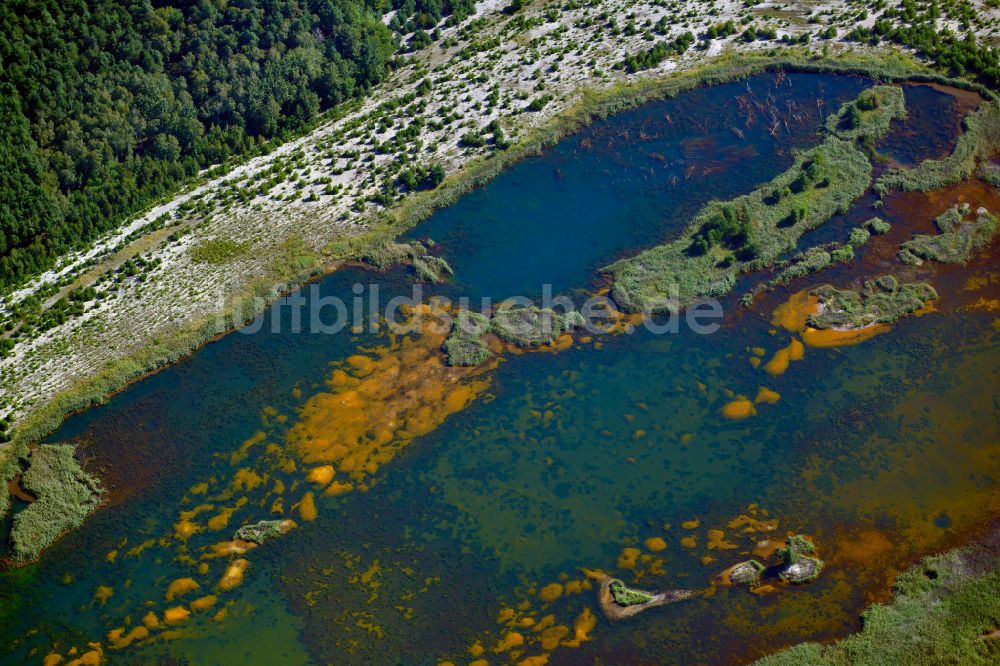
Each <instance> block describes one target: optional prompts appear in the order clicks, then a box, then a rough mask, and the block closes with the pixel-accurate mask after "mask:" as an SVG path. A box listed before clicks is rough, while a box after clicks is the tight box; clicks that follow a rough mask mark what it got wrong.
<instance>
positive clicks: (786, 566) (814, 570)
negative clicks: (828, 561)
mask: <svg viewBox="0 0 1000 666" xmlns="http://www.w3.org/2000/svg"><path fill="white" fill-rule="evenodd" d="M815 553H816V546H815V545H814V544H813V542H812V541H810V540H809V539H807V538H805V537H804V536H802V535H801V534H793V535H792V536H790V537H788V538H787V539H786V540H785V546H784V547H783V548H779V549H778V551H777V553H776V554H777V555H778V557H780V558H781V563H782V567H781V569H780V570H779V571H778V577H779V578H781V580H783V581H785V582H787V583H807V582H809V581H812V580H816V578H817V577H818V576H819V573H820V571H822V570H823V560H821V559H819V558H818V557H812V555H814V554H815Z"/></svg>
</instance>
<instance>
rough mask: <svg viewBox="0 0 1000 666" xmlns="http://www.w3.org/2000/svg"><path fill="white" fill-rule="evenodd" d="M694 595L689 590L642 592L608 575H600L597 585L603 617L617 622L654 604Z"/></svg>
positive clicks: (669, 602) (598, 601)
mask: <svg viewBox="0 0 1000 666" xmlns="http://www.w3.org/2000/svg"><path fill="white" fill-rule="evenodd" d="M693 596H694V592H692V591H691V590H663V591H661V592H644V591H642V590H633V589H630V588H628V587H626V586H625V584H624V583H623V582H621V581H620V580H617V579H615V578H611V577H610V576H602V577H601V579H600V585H598V587H597V603H598V605H599V606H600V607H601V612H602V613H604V617H606V618H608V620H609V621H611V622H617V621H619V620H624V619H626V618H629V617H632V616H633V615H638V614H639V613H641V612H643V611H645V610H649V609H650V608H653V607H655V606H665V605H667V604H672V603H674V602H675V601H683V600H684V599H690V598H691V597H693Z"/></svg>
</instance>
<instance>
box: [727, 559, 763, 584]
mask: <svg viewBox="0 0 1000 666" xmlns="http://www.w3.org/2000/svg"><path fill="white" fill-rule="evenodd" d="M763 572H764V565H763V564H761V563H760V562H758V561H757V560H747V561H746V562H740V563H738V564H734V565H733V566H732V567H730V568H729V570H728V571H727V577H728V580H729V582H730V583H732V584H733V585H747V586H754V585H757V584H759V583H760V575H761V574H762V573H763Z"/></svg>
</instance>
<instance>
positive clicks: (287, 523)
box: [233, 519, 295, 546]
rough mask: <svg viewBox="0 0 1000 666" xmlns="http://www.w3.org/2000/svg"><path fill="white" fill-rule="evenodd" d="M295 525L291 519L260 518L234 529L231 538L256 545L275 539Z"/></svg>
mask: <svg viewBox="0 0 1000 666" xmlns="http://www.w3.org/2000/svg"><path fill="white" fill-rule="evenodd" d="M294 527H295V522H294V521H291V520H287V519H285V520H261V521H260V522H257V523H253V524H252V525H244V526H243V527H241V528H239V529H238V530H236V532H235V533H234V534H233V539H236V540H238V541H249V542H251V543H255V544H257V545H258V546H259V545H262V544H264V543H267V542H268V541H270V540H271V539H275V538H277V537H279V536H281V535H282V534H286V533H288V532H289V531H290V530H292V529H293V528H294Z"/></svg>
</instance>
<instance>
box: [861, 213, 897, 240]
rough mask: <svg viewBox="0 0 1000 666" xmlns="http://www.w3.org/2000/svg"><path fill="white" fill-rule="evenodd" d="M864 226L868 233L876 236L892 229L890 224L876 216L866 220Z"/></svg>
mask: <svg viewBox="0 0 1000 666" xmlns="http://www.w3.org/2000/svg"><path fill="white" fill-rule="evenodd" d="M864 226H865V228H866V229H868V231H869V232H870V233H873V234H875V235H878V236H881V235H882V234H887V233H889V230H890V229H892V225H891V224H889V223H888V222H886V221H885V220H883V219H881V218H878V217H873V218H872V219H870V220H868V221H867V222H865V225H864Z"/></svg>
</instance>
